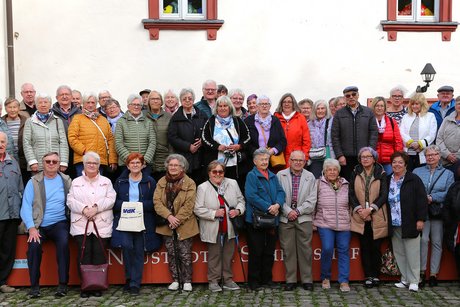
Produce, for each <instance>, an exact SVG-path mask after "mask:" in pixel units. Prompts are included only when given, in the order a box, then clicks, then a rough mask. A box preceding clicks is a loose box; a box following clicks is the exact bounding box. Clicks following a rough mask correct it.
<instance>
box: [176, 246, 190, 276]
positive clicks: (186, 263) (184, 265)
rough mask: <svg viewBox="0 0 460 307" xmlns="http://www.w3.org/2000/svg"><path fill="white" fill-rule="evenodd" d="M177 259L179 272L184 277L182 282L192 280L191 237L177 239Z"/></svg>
mask: <svg viewBox="0 0 460 307" xmlns="http://www.w3.org/2000/svg"><path fill="white" fill-rule="evenodd" d="M177 243H178V249H179V259H180V265H181V274H182V277H183V278H184V280H183V282H184V283H191V282H192V274H193V268H192V243H193V239H192V238H190V239H185V240H182V241H180V240H178V241H177Z"/></svg>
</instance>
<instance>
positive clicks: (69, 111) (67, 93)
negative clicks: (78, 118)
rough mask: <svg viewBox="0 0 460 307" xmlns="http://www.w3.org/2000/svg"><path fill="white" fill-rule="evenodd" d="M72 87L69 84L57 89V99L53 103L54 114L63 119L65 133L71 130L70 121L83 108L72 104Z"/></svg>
mask: <svg viewBox="0 0 460 307" xmlns="http://www.w3.org/2000/svg"><path fill="white" fill-rule="evenodd" d="M72 97H73V96H72V89H71V88H70V87H69V86H67V85H61V86H59V87H58V88H57V90H56V100H57V102H55V103H54V104H53V108H52V109H53V112H54V115H56V116H57V117H59V118H60V119H62V122H63V123H64V128H65V134H66V135H67V131H68V130H69V125H70V122H71V121H72V118H73V117H74V116H75V114H80V113H81V109H80V108H79V107H77V106H75V105H73V104H72V99H73V98H72Z"/></svg>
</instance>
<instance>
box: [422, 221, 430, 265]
mask: <svg viewBox="0 0 460 307" xmlns="http://www.w3.org/2000/svg"><path fill="white" fill-rule="evenodd" d="M430 232H431V221H430V220H426V221H425V225H424V226H423V231H422V239H421V240H420V271H423V272H425V271H426V263H427V258H428V242H429V241H430Z"/></svg>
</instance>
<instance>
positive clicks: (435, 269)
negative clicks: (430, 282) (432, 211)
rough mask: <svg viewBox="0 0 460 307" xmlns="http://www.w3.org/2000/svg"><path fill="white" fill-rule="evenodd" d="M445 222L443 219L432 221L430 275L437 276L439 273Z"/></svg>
mask: <svg viewBox="0 0 460 307" xmlns="http://www.w3.org/2000/svg"><path fill="white" fill-rule="evenodd" d="M443 234H444V232H443V222H442V220H432V221H431V235H430V240H431V259H430V275H431V276H435V275H437V274H438V273H439V266H440V264H441V257H442V237H443Z"/></svg>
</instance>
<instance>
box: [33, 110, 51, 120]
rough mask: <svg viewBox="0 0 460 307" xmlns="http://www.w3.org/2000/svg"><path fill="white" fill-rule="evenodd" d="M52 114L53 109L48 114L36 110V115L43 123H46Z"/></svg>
mask: <svg viewBox="0 0 460 307" xmlns="http://www.w3.org/2000/svg"><path fill="white" fill-rule="evenodd" d="M51 115H53V111H49V112H48V113H46V114H42V113H40V112H38V111H36V112H35V116H37V118H38V120H40V121H41V122H42V123H46V122H47V121H48V119H49V118H50V117H51Z"/></svg>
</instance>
